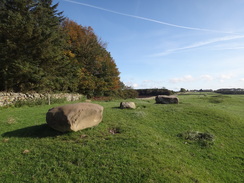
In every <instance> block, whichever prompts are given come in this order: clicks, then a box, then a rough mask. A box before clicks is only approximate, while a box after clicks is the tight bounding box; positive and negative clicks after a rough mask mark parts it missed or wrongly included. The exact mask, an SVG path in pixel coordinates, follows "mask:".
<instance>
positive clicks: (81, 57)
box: [62, 19, 120, 96]
mask: <svg viewBox="0 0 244 183" xmlns="http://www.w3.org/2000/svg"><path fill="white" fill-rule="evenodd" d="M62 25H63V29H64V31H65V32H66V33H67V34H68V36H69V39H68V41H67V43H68V45H69V47H68V50H66V53H67V56H69V57H70V59H72V60H73V65H74V67H75V68H76V69H77V79H78V91H79V92H80V93H84V94H87V95H88V96H93V95H103V94H104V92H106V91H110V90H116V89H118V88H119V81H120V79H119V71H118V69H117V66H116V64H115V62H114V60H113V58H112V57H111V55H110V53H109V52H107V50H106V48H105V44H104V43H103V42H102V41H101V40H100V39H98V37H97V36H96V35H95V33H94V31H93V29H92V28H91V27H83V26H81V25H78V24H77V23H76V22H74V21H71V20H69V19H66V20H65V21H64V22H63V24H62Z"/></svg>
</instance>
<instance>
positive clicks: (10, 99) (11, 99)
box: [0, 92, 83, 106]
mask: <svg viewBox="0 0 244 183" xmlns="http://www.w3.org/2000/svg"><path fill="white" fill-rule="evenodd" d="M49 97H50V98H51V99H53V98H54V99H61V98H65V99H66V100H67V101H76V100H80V99H81V98H82V97H83V95H81V94H71V93H60V94H40V93H12V92H10V93H7V92H0V106H6V105H11V104H14V103H15V102H17V101H20V100H22V101H23V100H33V101H34V100H37V99H47V100H48V98H49Z"/></svg>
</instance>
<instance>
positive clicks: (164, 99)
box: [155, 95, 179, 104]
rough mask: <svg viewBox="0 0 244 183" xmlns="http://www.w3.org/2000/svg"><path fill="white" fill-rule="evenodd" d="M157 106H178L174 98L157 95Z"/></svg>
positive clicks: (177, 100) (177, 101)
mask: <svg viewBox="0 0 244 183" xmlns="http://www.w3.org/2000/svg"><path fill="white" fill-rule="evenodd" d="M155 100H156V103H157V104H178V103H179V99H178V98H177V97H176V96H173V95H172V96H167V95H158V96H157V97H156V98H155Z"/></svg>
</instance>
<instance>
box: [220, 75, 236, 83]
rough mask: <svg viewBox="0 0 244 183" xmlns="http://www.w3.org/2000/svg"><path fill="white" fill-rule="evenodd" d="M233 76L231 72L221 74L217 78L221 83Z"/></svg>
mask: <svg viewBox="0 0 244 183" xmlns="http://www.w3.org/2000/svg"><path fill="white" fill-rule="evenodd" d="M233 77H234V75H233V74H221V75H220V76H219V77H218V79H219V81H220V82H221V83H224V82H225V81H226V80H229V79H232V78H233Z"/></svg>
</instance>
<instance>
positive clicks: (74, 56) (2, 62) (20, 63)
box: [0, 0, 123, 96]
mask: <svg viewBox="0 0 244 183" xmlns="http://www.w3.org/2000/svg"><path fill="white" fill-rule="evenodd" d="M57 6H58V4H55V5H53V4H52V0H1V2H0V17H1V18H0V91H14V92H27V91H35V92H60V91H61V92H78V93H82V94H86V95H88V96H95V95H96V96H103V95H109V94H110V93H112V94H113V93H118V90H120V89H121V87H122V86H123V83H121V82H120V78H119V74H120V73H119V71H118V68H117V66H116V64H115V61H114V59H113V58H112V56H111V55H110V53H109V52H108V51H107V50H106V44H105V43H104V42H102V41H101V40H100V39H99V38H98V37H97V36H96V35H95V33H94V31H93V29H92V28H91V27H83V26H81V25H78V24H77V23H76V22H74V21H72V20H69V19H67V18H64V17H63V15H62V12H58V11H57Z"/></svg>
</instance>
